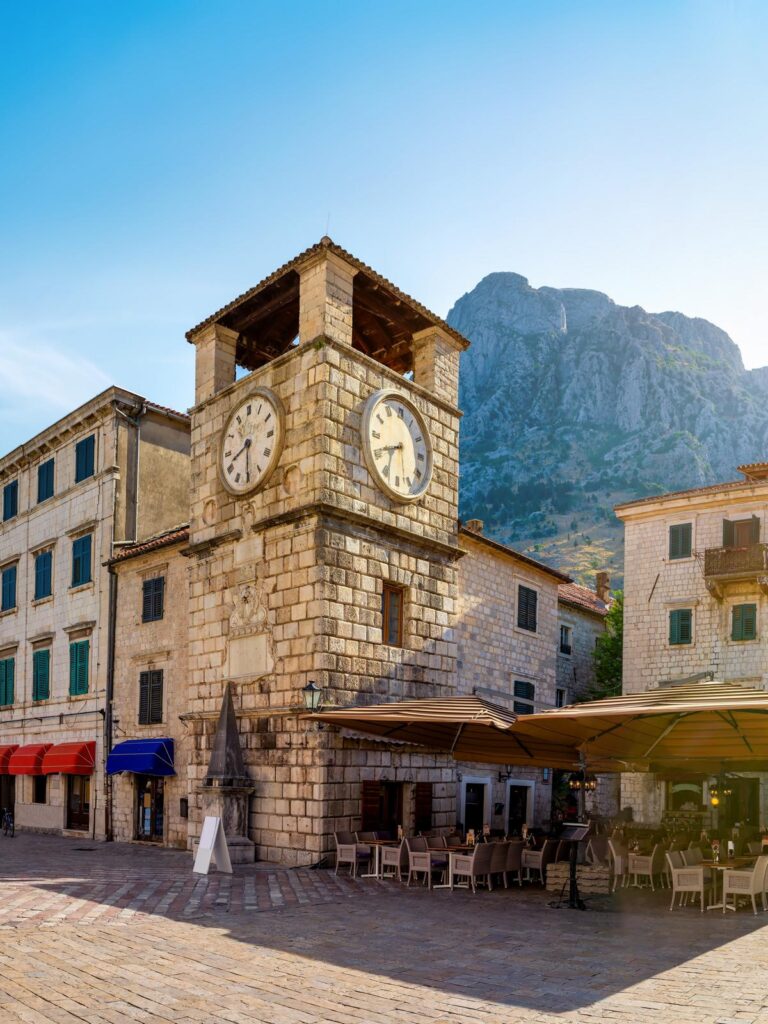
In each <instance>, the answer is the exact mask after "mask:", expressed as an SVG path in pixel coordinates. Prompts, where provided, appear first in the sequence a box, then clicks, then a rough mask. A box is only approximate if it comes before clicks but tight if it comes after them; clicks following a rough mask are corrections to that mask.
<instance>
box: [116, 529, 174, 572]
mask: <svg viewBox="0 0 768 1024" xmlns="http://www.w3.org/2000/svg"><path fill="white" fill-rule="evenodd" d="M187 540H189V524H188V523H183V524H182V525H180V526H174V527H173V529H171V530H165V531H164V532H163V533H158V534H156V535H155V536H154V537H147V539H146V540H142V541H138V542H136V543H133V544H124V545H123V546H122V547H121V548H120V549H119V550H118V551H117V553H116V554H115V555H114V557H113V558H110V559H109V561H108V562H107V563H106V564H107V565H114V564H115V562H124V561H125V560H126V559H128V558H136V557H137V556H138V555H146V554H147V552H149V551H156V550H157V549H158V548H165V547H169V546H170V545H171V544H179V543H181V542H183V541H187Z"/></svg>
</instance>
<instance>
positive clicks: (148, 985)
mask: <svg viewBox="0 0 768 1024" xmlns="http://www.w3.org/2000/svg"><path fill="white" fill-rule="evenodd" d="M94 845H95V844H90V843H83V844H80V843H77V841H73V840H64V839H58V838H51V837H44V836H39V837H38V836H29V835H24V834H22V835H19V836H17V837H16V838H15V839H14V840H5V841H2V840H0V1013H1V1014H2V1017H1V1018H0V1019H1V1020H2V1022H3V1024H5V1022H14V1024H15V1022H19V1021H24V1022H29V1024H43V1022H45V1024H47V1022H62V1024H64V1022H66V1024H73V1022H76V1021H87V1022H89V1024H107V1022H109V1024H118V1022H120V1024H122V1022H134V1021H141V1022H147V1024H155V1022H162V1021H172V1022H175V1024H192V1022H206V1024H207V1022H210V1024H214V1022H215V1024H220V1022H222V1024H223V1022H231V1024H251V1022H262V1021H263V1022H268V1024H313V1022H326V1021H327V1022H333V1024H394V1022H406V1024H412V1022H413V1024H415V1022H418V1024H470V1022H471V1024H475V1022H481V1024H501V1022H503V1024H514V1022H526V1024H532V1022H535V1024H555V1022H558V1024H577V1022H578V1024H596V1022H604V1021H610V1022H617V1024H646V1022H651V1021H653V1022H655V1024H658V1022H663V1024H666V1022H670V1024H671V1022H675V1024H735V1022H736V1021H739V1022H751V1024H768V928H767V927H766V925H768V915H760V916H758V917H757V918H755V917H754V916H753V915H752V914H751V913H746V912H740V913H738V914H728V915H725V916H724V915H722V914H721V913H720V912H711V913H707V914H704V915H702V914H700V913H699V912H698V911H697V910H694V909H693V908H690V909H688V908H686V909H685V910H683V911H680V912H675V913H674V914H670V913H668V912H667V910H666V896H665V895H664V894H656V895H653V894H651V893H649V892H647V891H643V892H630V893H628V894H623V895H621V897H620V898H619V899H617V900H611V901H604V902H603V903H602V904H601V905H600V906H599V907H598V908H597V909H593V910H592V911H590V912H587V913H579V912H577V911H569V910H554V909H550V908H549V907H548V897H547V895H546V894H544V893H542V892H541V891H540V890H537V889H528V888H526V889H524V890H523V891H522V892H521V891H519V890H517V889H513V890H510V891H508V892H505V891H501V892H493V893H486V892H483V893H478V894H477V896H472V895H471V894H469V893H464V892H461V893H459V892H454V893H451V892H447V891H444V890H443V891H434V892H432V893H429V892H427V891H425V890H423V889H421V888H419V889H410V890H406V889H404V888H403V887H401V886H399V885H398V884H397V883H394V882H377V881H374V880H358V881H351V880H349V879H346V878H338V879H337V878H334V876H333V875H332V874H331V873H330V872H326V871H311V870H308V869H306V870H305V869H301V870H293V871H291V870H284V869H278V868H274V867H267V866H264V865H255V866H253V867H247V868H245V867H241V868H238V869H237V870H236V873H235V875H234V876H233V877H231V878H230V877H226V876H217V875H211V876H208V877H207V878H202V879H199V878H196V877H193V876H192V875H191V859H190V858H189V857H188V856H187V855H185V854H182V853H176V852H173V851H167V850H159V849H146V848H143V847H137V846H123V845H118V844H114V845H109V846H104V847H100V846H95V849H94V848H93V847H94Z"/></svg>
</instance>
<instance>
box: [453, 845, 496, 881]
mask: <svg viewBox="0 0 768 1024" xmlns="http://www.w3.org/2000/svg"><path fill="white" fill-rule="evenodd" d="M492 856H493V844H492V843H478V844H477V846H476V847H475V848H474V850H473V851H472V853H468V854H460V853H457V854H454V855H453V857H451V868H450V876H451V878H450V882H451V888H452V889H454V888H456V884H455V880H456V879H457V878H466V880H467V881H466V882H460V883H459V886H461V887H466V888H469V887H471V888H472V892H477V882H478V880H480V881H481V882H482V881H485V883H486V885H487V884H488V882H489V878H488V876H489V874H490V871H491V857H492Z"/></svg>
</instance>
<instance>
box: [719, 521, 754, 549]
mask: <svg viewBox="0 0 768 1024" xmlns="http://www.w3.org/2000/svg"><path fill="white" fill-rule="evenodd" d="M759 543H760V520H759V519H758V517H757V516H752V517H751V519H736V520H730V519H724V520H723V547H724V548H748V547H749V546H750V544H759Z"/></svg>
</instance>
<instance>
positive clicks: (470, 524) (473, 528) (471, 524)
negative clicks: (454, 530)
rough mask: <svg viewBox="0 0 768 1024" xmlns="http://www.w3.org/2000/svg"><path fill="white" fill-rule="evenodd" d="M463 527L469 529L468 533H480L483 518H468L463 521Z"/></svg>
mask: <svg viewBox="0 0 768 1024" xmlns="http://www.w3.org/2000/svg"><path fill="white" fill-rule="evenodd" d="M464 529H465V530H469V532H470V533H482V532H483V520H482V519H468V520H467V521H466V523H464Z"/></svg>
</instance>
